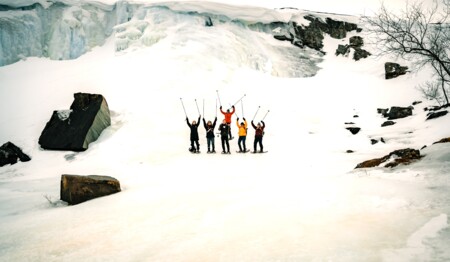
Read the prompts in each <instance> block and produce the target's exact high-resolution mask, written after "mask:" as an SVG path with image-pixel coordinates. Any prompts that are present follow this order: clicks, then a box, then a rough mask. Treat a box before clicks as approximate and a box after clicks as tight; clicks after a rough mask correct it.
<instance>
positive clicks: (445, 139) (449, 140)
mask: <svg viewBox="0 0 450 262" xmlns="http://www.w3.org/2000/svg"><path fill="white" fill-rule="evenodd" d="M441 143H450V137H447V138H442V139H441V140H439V141H437V142H434V143H433V145H434V144H441Z"/></svg>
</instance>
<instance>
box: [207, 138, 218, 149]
mask: <svg viewBox="0 0 450 262" xmlns="http://www.w3.org/2000/svg"><path fill="white" fill-rule="evenodd" d="M214 140H215V139H214V137H207V138H206V141H207V143H208V151H210V148H211V146H212V151H216V148H215V147H216V146H215V143H214Z"/></svg>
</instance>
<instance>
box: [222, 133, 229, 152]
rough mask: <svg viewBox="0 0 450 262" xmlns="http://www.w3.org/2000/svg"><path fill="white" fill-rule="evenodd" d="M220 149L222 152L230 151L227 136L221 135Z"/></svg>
mask: <svg viewBox="0 0 450 262" xmlns="http://www.w3.org/2000/svg"><path fill="white" fill-rule="evenodd" d="M221 138H222V151H223V152H228V153H229V152H230V142H229V141H228V137H227V136H222V137H221ZM225 146H227V150H225Z"/></svg>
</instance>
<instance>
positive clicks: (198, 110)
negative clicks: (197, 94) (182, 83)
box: [195, 99, 200, 115]
mask: <svg viewBox="0 0 450 262" xmlns="http://www.w3.org/2000/svg"><path fill="white" fill-rule="evenodd" d="M195 105H196V106H197V112H198V114H199V115H200V109H198V104H197V99H195Z"/></svg>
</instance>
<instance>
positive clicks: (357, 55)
mask: <svg viewBox="0 0 450 262" xmlns="http://www.w3.org/2000/svg"><path fill="white" fill-rule="evenodd" d="M370 55H372V54H371V53H369V52H368V51H366V50H364V49H361V48H359V47H357V48H355V52H354V53H353V60H355V61H359V60H361V59H363V58H367V57H369V56H370Z"/></svg>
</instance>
